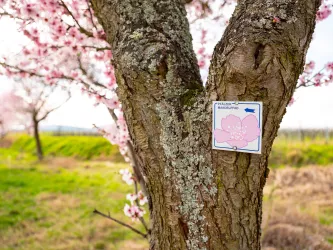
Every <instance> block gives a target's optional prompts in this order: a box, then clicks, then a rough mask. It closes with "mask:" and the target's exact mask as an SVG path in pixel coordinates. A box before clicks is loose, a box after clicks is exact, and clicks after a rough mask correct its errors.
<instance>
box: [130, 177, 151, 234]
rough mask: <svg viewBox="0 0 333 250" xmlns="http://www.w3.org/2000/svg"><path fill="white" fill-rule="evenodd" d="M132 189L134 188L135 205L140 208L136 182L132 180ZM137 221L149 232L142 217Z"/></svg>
mask: <svg viewBox="0 0 333 250" xmlns="http://www.w3.org/2000/svg"><path fill="white" fill-rule="evenodd" d="M134 187H135V195H136V197H137V198H136V200H135V203H136V205H137V206H138V207H140V203H139V201H138V182H137V181H136V180H134ZM139 220H140V222H141V224H142V225H143V226H144V228H145V229H146V232H149V229H148V226H147V223H146V221H145V219H144V218H143V217H139Z"/></svg>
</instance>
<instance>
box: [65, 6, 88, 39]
mask: <svg viewBox="0 0 333 250" xmlns="http://www.w3.org/2000/svg"><path fill="white" fill-rule="evenodd" d="M60 2H61V6H62V7H64V8H65V9H66V11H67V12H68V14H69V15H70V16H71V17H72V18H73V20H74V22H75V23H76V24H77V26H79V30H80V32H81V33H83V34H85V35H86V36H88V37H94V36H93V33H91V32H90V31H88V30H87V29H85V28H83V27H82V26H81V25H80V23H79V21H78V20H76V18H75V16H74V15H73V13H72V12H71V11H70V10H69V9H68V7H67V5H66V4H65V3H64V1H62V0H60Z"/></svg>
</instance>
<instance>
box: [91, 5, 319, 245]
mask: <svg viewBox="0 0 333 250" xmlns="http://www.w3.org/2000/svg"><path fill="white" fill-rule="evenodd" d="M183 3H184V1H183V0H92V4H93V7H94V9H95V13H96V14H97V16H98V18H99V20H100V22H101V24H102V26H103V27H104V30H105V32H106V35H107V39H108V42H109V43H110V44H111V46H112V49H113V56H114V66H115V69H116V77H117V82H118V94H119V97H120V99H121V101H122V104H123V109H124V112H125V116H126V121H127V124H128V127H129V130H130V135H131V138H132V140H133V142H134V146H135V150H136V153H137V154H138V155H139V158H140V161H141V164H140V165H141V166H143V169H142V173H143V176H144V179H145V181H146V187H147V190H148V192H149V195H150V197H149V209H150V218H151V232H150V249H161V250H167V249H177V250H178V249H260V235H261V233H260V225H261V213H262V211H261V210H262V190H263V186H264V184H265V180H266V177H267V174H268V169H267V158H268V155H269V153H270V150H271V146H272V143H273V140H274V138H275V136H276V133H277V130H278V128H279V124H280V122H281V119H282V117H283V115H284V113H285V108H286V106H287V104H288V102H289V100H290V98H291V95H292V93H293V91H294V89H295V86H296V82H297V79H298V77H299V74H300V73H301V71H302V69H303V64H304V58H305V54H306V51H307V49H308V46H309V43H310V41H311V37H312V33H313V30H314V26H315V13H316V10H317V8H318V6H319V4H320V1H319V0H298V1H295V0H271V1H267V0H240V1H238V5H237V7H236V10H235V12H234V14H233V17H232V19H231V20H230V24H229V26H228V27H227V29H226V31H225V32H224V35H223V38H222V40H221V41H220V42H219V43H218V44H217V46H216V48H215V51H214V55H213V59H212V62H211V67H210V72H209V79H208V83H207V86H206V87H204V86H203V84H202V82H201V79H200V75H199V69H198V66H197V61H196V58H195V55H194V53H193V49H192V43H191V35H190V33H189V25H188V21H187V19H186V11H185V8H184V4H183ZM274 17H279V19H280V22H277V23H276V22H273V18H274ZM215 100H225V101H236V100H240V101H262V102H263V104H264V112H263V116H264V120H263V125H264V126H263V141H262V154H261V155H255V154H246V153H236V152H227V151H215V150H212V149H211V102H212V101H215Z"/></svg>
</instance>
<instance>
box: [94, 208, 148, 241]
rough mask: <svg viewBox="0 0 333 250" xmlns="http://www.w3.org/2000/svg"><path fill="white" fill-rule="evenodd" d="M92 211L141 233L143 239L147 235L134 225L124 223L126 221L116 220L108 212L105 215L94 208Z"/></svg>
mask: <svg viewBox="0 0 333 250" xmlns="http://www.w3.org/2000/svg"><path fill="white" fill-rule="evenodd" d="M93 213H95V214H99V215H100V216H103V217H104V218H107V219H110V220H112V221H114V222H116V223H118V224H119V225H122V226H124V227H127V228H129V229H131V230H132V231H133V232H135V233H137V234H139V235H141V236H142V237H143V238H145V239H146V238H147V236H148V235H147V234H144V233H142V232H140V231H139V230H137V229H135V228H134V227H132V226H130V225H128V224H126V223H124V222H122V221H120V220H117V219H115V218H113V217H111V216H110V214H109V215H106V214H104V213H101V212H100V211H98V210H97V209H95V210H94V211H93Z"/></svg>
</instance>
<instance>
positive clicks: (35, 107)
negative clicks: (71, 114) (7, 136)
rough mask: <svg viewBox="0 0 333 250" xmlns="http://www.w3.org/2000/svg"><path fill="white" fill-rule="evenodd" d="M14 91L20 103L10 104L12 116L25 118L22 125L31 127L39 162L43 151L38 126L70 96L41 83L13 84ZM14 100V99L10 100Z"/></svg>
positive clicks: (27, 81) (24, 82)
mask: <svg viewBox="0 0 333 250" xmlns="http://www.w3.org/2000/svg"><path fill="white" fill-rule="evenodd" d="M14 91H15V93H16V96H19V98H20V100H21V102H20V104H19V105H18V104H17V103H16V102H15V103H14V102H11V106H12V107H11V109H12V112H13V113H14V114H17V115H21V116H22V115H23V116H24V117H27V118H28V120H25V121H24V123H25V125H27V123H28V125H27V126H31V127H32V130H33V136H34V138H35V142H36V153H37V157H38V159H39V160H42V159H43V149H42V143H41V139H40V134H39V124H40V122H42V121H44V120H45V119H46V118H47V117H48V116H49V115H50V114H51V113H52V112H53V111H55V110H57V109H58V108H60V107H61V106H62V105H63V104H64V103H66V102H67V101H68V100H69V99H70V97H71V95H70V92H68V91H66V92H65V94H63V93H62V92H64V91H63V90H62V87H61V86H60V85H57V84H53V85H49V84H45V83H43V82H41V81H38V82H37V81H29V80H24V81H18V82H16V83H15V88H14ZM12 100H14V99H12Z"/></svg>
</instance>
